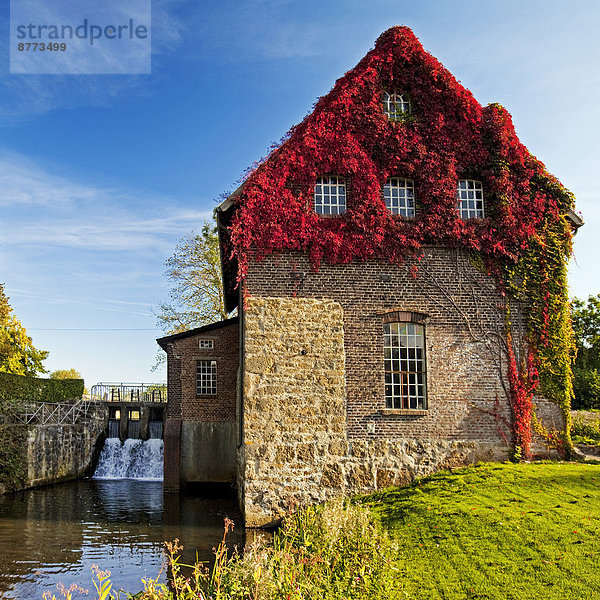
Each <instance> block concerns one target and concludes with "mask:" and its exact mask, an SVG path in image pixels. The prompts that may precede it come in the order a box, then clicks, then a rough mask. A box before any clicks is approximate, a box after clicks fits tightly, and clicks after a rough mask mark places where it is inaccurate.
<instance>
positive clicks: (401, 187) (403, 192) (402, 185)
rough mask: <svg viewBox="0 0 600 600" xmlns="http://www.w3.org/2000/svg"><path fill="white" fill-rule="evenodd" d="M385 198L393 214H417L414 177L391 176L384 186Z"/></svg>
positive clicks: (409, 215) (406, 215)
mask: <svg viewBox="0 0 600 600" xmlns="http://www.w3.org/2000/svg"><path fill="white" fill-rule="evenodd" d="M383 199H384V200H385V206H386V208H387V209H388V210H389V211H390V212H391V213H392V214H393V215H400V216H402V217H408V218H411V217H414V216H415V184H414V181H413V180H412V179H405V178H403V177H389V178H388V179H387V181H386V182H385V185H384V186H383Z"/></svg>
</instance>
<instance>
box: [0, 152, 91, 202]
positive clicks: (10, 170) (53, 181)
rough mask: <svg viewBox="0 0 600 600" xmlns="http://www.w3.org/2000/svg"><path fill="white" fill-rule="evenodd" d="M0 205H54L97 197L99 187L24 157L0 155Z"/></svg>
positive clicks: (7, 154)
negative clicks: (82, 182)
mask: <svg viewBox="0 0 600 600" xmlns="http://www.w3.org/2000/svg"><path fill="white" fill-rule="evenodd" d="M0 189H1V190H2V193H1V194H0V206H2V207H8V208H10V207H15V206H18V205H26V204H29V205H56V204H67V203H77V202H80V201H89V200H94V199H96V198H98V196H99V195H100V190H98V189H94V188H92V187H89V186H85V185H81V184H78V183H76V182H73V181H69V180H68V179H65V178H62V177H59V176H56V175H53V174H51V173H48V172H47V171H46V170H44V169H42V168H40V167H39V166H37V165H35V164H34V163H32V162H31V161H30V160H28V159H27V158H25V157H23V156H20V155H17V154H14V153H4V154H2V155H0Z"/></svg>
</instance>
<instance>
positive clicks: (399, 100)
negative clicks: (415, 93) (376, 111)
mask: <svg viewBox="0 0 600 600" xmlns="http://www.w3.org/2000/svg"><path fill="white" fill-rule="evenodd" d="M382 101H383V112H384V113H385V115H386V117H387V118H388V119H390V120H391V121H399V120H401V119H402V118H404V117H406V116H407V115H409V114H410V112H411V106H410V99H409V97H408V95H407V94H403V93H398V92H391V93H390V92H383V98H382Z"/></svg>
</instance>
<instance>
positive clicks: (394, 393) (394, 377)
mask: <svg viewBox="0 0 600 600" xmlns="http://www.w3.org/2000/svg"><path fill="white" fill-rule="evenodd" d="M383 358H384V372H385V405H386V408H391V409H403V410H427V361H426V356H425V327H424V325H422V324H420V323H412V322H396V321H392V322H389V323H384V325H383Z"/></svg>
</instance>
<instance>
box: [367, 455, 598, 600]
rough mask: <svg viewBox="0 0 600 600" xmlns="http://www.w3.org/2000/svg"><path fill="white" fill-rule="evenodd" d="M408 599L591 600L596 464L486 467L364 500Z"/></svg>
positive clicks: (593, 589)
mask: <svg viewBox="0 0 600 600" xmlns="http://www.w3.org/2000/svg"><path fill="white" fill-rule="evenodd" d="M364 502H366V503H367V504H368V505H369V506H371V508H372V510H373V511H374V513H375V514H376V515H377V516H378V518H379V519H380V520H381V523H382V524H383V525H384V527H385V528H386V529H388V530H389V532H390V534H391V535H392V537H393V538H394V539H395V540H396V541H397V543H398V544H399V553H398V567H399V569H400V571H401V580H402V587H403V591H404V593H405V594H406V597H407V598H410V599H421V598H422V599H428V600H429V599H437V598H440V599H444V600H450V599H452V600H454V599H463V598H494V599H496V598H497V599H499V600H500V599H501V600H507V599H513V598H514V599H515V600H517V599H518V600H534V599H538V598H539V599H544V600H551V599H557V600H559V599H560V600H564V599H568V598H572V599H576V600H584V599H594V600H596V599H600V539H599V536H600V466H598V465H591V464H578V463H533V464H485V465H481V466H476V467H470V468H466V469H461V470H458V471H454V472H452V473H441V474H437V475H434V476H432V477H429V478H427V479H423V480H420V481H418V482H416V483H415V484H414V485H412V486H410V487H408V488H395V489H392V490H388V491H385V492H382V493H378V494H375V495H373V496H369V497H368V498H366V499H365V500H364Z"/></svg>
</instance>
